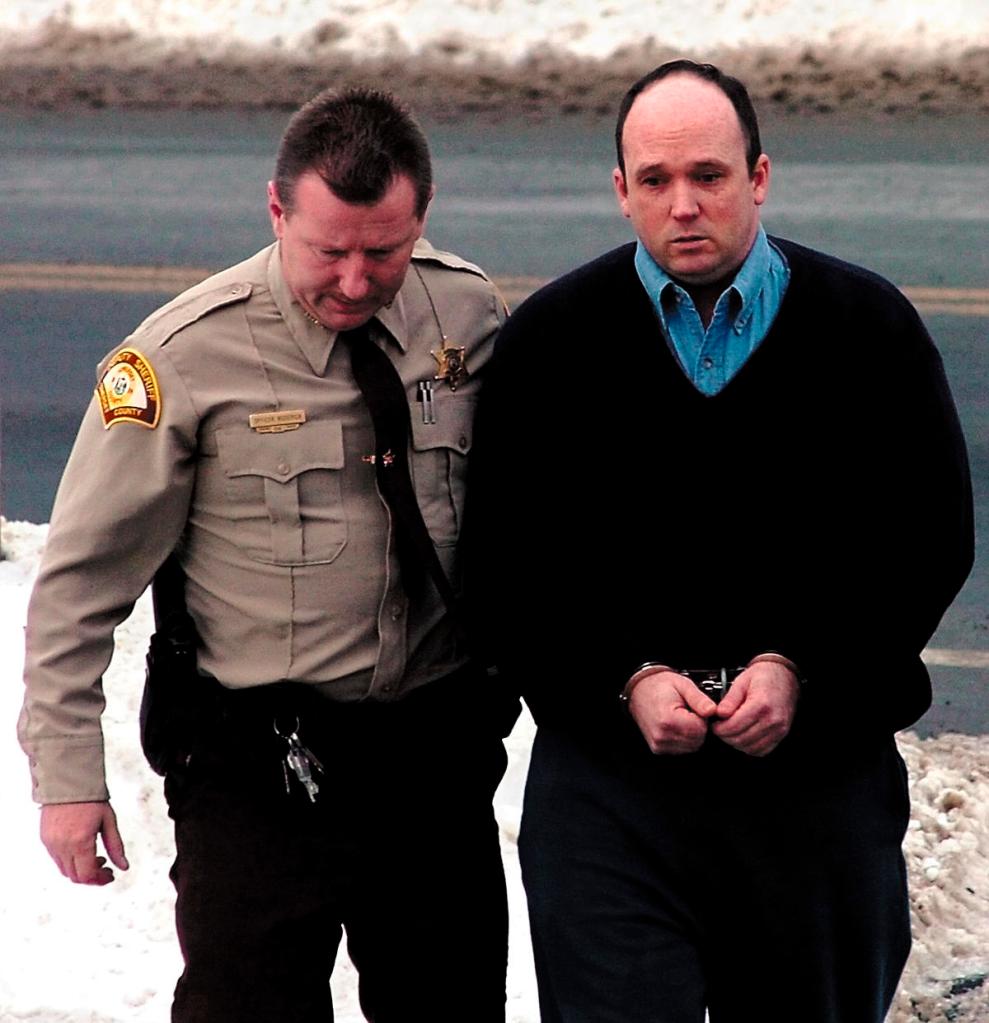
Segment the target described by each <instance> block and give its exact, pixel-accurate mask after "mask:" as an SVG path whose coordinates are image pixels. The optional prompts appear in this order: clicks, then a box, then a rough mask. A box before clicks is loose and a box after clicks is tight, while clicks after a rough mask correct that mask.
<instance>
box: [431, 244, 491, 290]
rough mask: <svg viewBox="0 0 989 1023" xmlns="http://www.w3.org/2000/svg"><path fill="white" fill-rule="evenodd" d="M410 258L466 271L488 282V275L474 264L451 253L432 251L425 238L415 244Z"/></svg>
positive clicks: (438, 250) (440, 250)
mask: <svg viewBox="0 0 989 1023" xmlns="http://www.w3.org/2000/svg"><path fill="white" fill-rule="evenodd" d="M412 258H413V259H416V260H419V261H420V262H425V263H438V264H439V265H440V266H445V267H447V269H449V270H466V271H467V272H468V273H472V274H476V275H477V276H478V277H483V278H484V280H489V278H488V275H487V274H486V273H485V272H484V271H483V270H482V269H481V268H480V267H479V266H478V265H477V264H476V263H471V262H468V261H467V260H466V259H461V258H460V256H457V255H454V253H452V252H444V251H443V250H442V249H434V248H433V246H432V245H431V244H430V243H429V242H428V241H426V239H425V238H420V239H419V240H418V241H417V242H416V244H415V248H414V249H413V250H412Z"/></svg>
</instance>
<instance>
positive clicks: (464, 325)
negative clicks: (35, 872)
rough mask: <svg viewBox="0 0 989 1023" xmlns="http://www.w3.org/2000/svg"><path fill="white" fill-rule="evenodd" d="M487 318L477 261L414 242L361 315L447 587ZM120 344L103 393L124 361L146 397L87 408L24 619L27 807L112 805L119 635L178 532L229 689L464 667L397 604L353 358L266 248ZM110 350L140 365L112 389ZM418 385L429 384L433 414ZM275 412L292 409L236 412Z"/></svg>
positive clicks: (213, 657)
mask: <svg viewBox="0 0 989 1023" xmlns="http://www.w3.org/2000/svg"><path fill="white" fill-rule="evenodd" d="M503 319H504V306H503V304H502V302H501V301H500V299H499V298H498V296H497V293H496V292H495V289H494V288H493V286H492V285H491V283H490V282H489V281H488V280H487V278H485V277H484V275H483V274H482V273H481V271H480V270H478V269H477V268H476V267H473V266H472V265H471V264H469V263H465V262H464V261H462V260H460V259H458V258H457V257H454V256H451V255H449V254H447V253H441V252H438V251H436V250H434V249H432V247H431V246H429V244H428V243H423V242H420V243H419V244H418V245H417V246H416V249H415V251H414V253H413V260H412V265H411V266H410V269H409V272H408V275H407V277H406V279H405V283H404V284H403V286H402V288H401V290H400V291H399V293H398V295H397V296H396V298H395V300H394V301H393V302H392V303H391V305H390V307H388V308H384V309H382V310H380V311H379V312H378V314H377V315H376V316H375V317H374V319H373V320H372V321H371V324H370V330H371V336H372V338H373V339H374V341H375V342H376V343H377V344H379V345H380V346H382V347H383V348H384V350H385V351H386V352H387V353H388V355H389V357H390V358H391V359H392V362H393V363H394V364H395V366H396V368H397V369H398V372H399V374H400V376H401V378H402V380H403V382H404V384H405V387H406V392H407V394H408V398H409V405H410V409H411V419H412V438H411V449H410V455H411V458H410V461H411V471H412V475H413V482H414V486H415V491H416V495H417V498H418V501H419V505H420V507H421V509H422V514H423V518H424V520H425V522H426V525H427V528H428V529H429V532H430V535H431V537H432V539H433V542H434V544H435V545H436V548H437V553H438V555H439V558H440V561H441V563H442V565H443V567H444V569H445V570H446V572H447V574H448V575H450V576H451V577H453V578H454V580H455V578H456V565H455V563H454V550H455V543H456V540H457V537H458V534H459V530H460V517H461V514H462V510H463V497H464V493H463V488H464V474H465V468H466V466H465V463H466V455H467V452H468V451H469V449H470V445H471V430H472V421H473V411H474V405H475V401H476V395H477V389H478V385H479V382H480V380H479V376H480V375H479V371H480V370H481V369H482V367H483V365H484V363H485V361H486V360H487V358H488V356H489V354H490V349H491V347H492V344H493V340H494V335H495V334H496V332H497V330H498V328H499V326H500V324H501V322H502V321H503ZM443 335H445V336H446V338H447V339H448V340H447V341H446V342H445V344H446V345H447V346H451V347H460V346H464V347H465V349H466V352H465V358H466V366H467V369H468V376H467V378H466V380H464V381H463V382H462V383H460V384H459V385H458V386H457V387H456V388H455V389H454V388H452V387H451V386H450V385H449V382H448V381H443V380H440V381H434V380H433V378H434V377H435V376H436V375H437V373H438V369H439V364H438V362H437V359H436V358H435V357H434V355H433V354H431V353H432V352H439V351H440V350H441V348H443V347H444V340H443ZM124 349H126V350H127V351H130V352H133V353H135V354H133V355H128V354H126V352H124V353H123V354H121V352H120V350H118V352H117V353H114V355H111V356H110V357H108V359H107V360H104V362H103V363H102V364H101V366H100V368H99V369H98V371H97V376H98V380H99V381H102V383H103V387H102V390H103V392H104V402H105V401H106V400H107V396H108V395H112V392H113V389H114V388H115V387H116V386H118V385H120V386H121V387H123V386H124V383H126V381H127V380H128V379H131V378H133V377H135V374H136V376H138V377H140V383H139V384H137V390H138V391H139V392H141V393H140V395H139V400H138V401H136V402H135V405H136V406H141V402H142V401H143V408H142V407H138V408H137V409H136V411H135V412H134V418H136V419H137V420H138V421H136V422H121V421H119V420H118V421H113V422H111V424H110V425H109V426H107V425H105V418H106V417H105V414H104V412H103V410H102V407H101V404H100V401H99V400H96V399H94V401H93V402H92V403H91V405H90V408H89V410H88V412H87V414H86V417H85V419H84V421H83V424H82V427H81V429H80V433H79V436H78V438H77V440H76V444H75V447H74V449H73V452H72V455H71V456H70V459H69V463H68V465H67V467H66V470H65V474H64V476H63V479H62V483H61V485H60V487H59V491H58V494H57V497H56V501H55V507H54V510H53V514H52V522H51V529H50V532H49V538H48V543H47V546H46V549H45V553H44V556H43V559H42V564H41V568H40V571H39V575H38V580H37V583H36V586H35V590H34V593H33V595H32V599H31V604H30V607H29V612H28V625H27V657H26V666H25V679H26V685H27V693H26V700H25V706H24V711H23V712H22V717H21V723H20V733H21V738H22V744H23V745H24V747H25V749H26V751H27V752H28V754H29V758H30V761H31V766H32V776H33V780H34V795H35V798H36V799H37V800H38V801H39V802H45V803H51V802H68V801H80V800H98V799H104V798H106V796H107V792H106V788H105V783H104V779H103V756H102V735H101V730H100V726H99V716H100V713H101V711H102V709H103V694H102V683H101V678H102V674H103V672H104V670H105V669H106V666H107V665H108V663H109V660H110V656H111V654H112V633H113V629H114V627H115V626H116V625H117V624H118V623H119V622H120V621H122V620H123V619H124V618H125V617H126V616H127V614H128V613H129V612H130V610H131V608H132V606H133V604H134V601H135V600H136V599H137V597H138V596H139V595H140V594H141V592H142V591H143V590H144V589H145V587H146V586H147V584H148V582H149V580H150V579H151V576H152V575H153V574H154V572H155V570H156V569H157V567H158V565H159V564H160V563H161V562H162V560H163V559H164V557H165V556H166V555H167V554H168V552H169V551H171V550H172V549H173V548H176V547H177V549H178V551H179V555H180V560H181V562H182V565H183V567H184V569H185V573H186V577H187V583H186V599H187V603H188V606H189V610H190V612H191V614H192V616H193V618H194V619H195V621H196V624H197V627H198V629H199V633H200V638H201V648H200V651H199V665H200V668H201V669H202V670H203V671H204V672H207V673H208V674H210V675H213V676H215V677H216V678H217V679H219V680H220V681H221V682H222V683H223V684H224V685H226V686H229V687H234V688H236V687H246V686H256V685H263V684H266V683H270V682H275V681H279V680H283V679H287V680H293V681H300V682H306V683H313V684H318V685H320V686H321V688H322V689H324V690H325V692H326V695H327V696H328V697H330V698H331V699H336V700H342V701H354V700H361V699H365V698H371V699H378V700H389V699H395V698H397V697H400V696H402V695H404V694H405V693H406V692H408V691H409V690H411V689H413V688H415V687H418V686H420V685H423V684H426V683H428V682H430V681H432V680H435V679H437V678H439V677H442V676H444V675H447V674H449V673H450V672H452V671H454V670H455V669H456V668H458V667H459V666H461V665H462V664H463V663H464V660H465V657H464V654H463V651H461V650H459V649H457V645H456V643H455V639H454V635H455V632H454V629H453V627H452V625H451V623H450V621H449V619H448V616H447V613H446V609H445V607H444V605H443V602H442V600H441V598H440V597H439V595H438V594H437V593H436V592H435V589H434V588H433V587H432V586H426V587H424V588H423V593H422V595H421V596H418V597H417V598H416V600H415V601H412V602H410V600H409V598H408V596H407V594H406V592H405V590H404V589H403V586H402V581H401V579H400V578H399V569H398V561H397V559H396V556H395V549H394V543H393V532H392V528H391V522H390V515H389V512H388V509H387V506H386V505H385V503H384V501H383V499H382V498H381V496H380V495H379V493H378V490H377V486H376V481H375V470H374V465H373V464H371V463H370V461H369V460H367V456H369V455H370V454H371V453H372V452H373V451H374V431H373V427H372V424H371V419H370V415H369V413H368V411H367V408H366V405H365V403H364V400H363V398H362V396H361V394H360V391H359V389H358V387H357V385H356V383H355V382H354V379H353V377H352V374H351V371H350V360H349V352H348V350H347V348H346V346H345V345H342V344H340V345H338V344H336V335H335V334H334V333H333V332H331V331H328V330H326V329H325V328H324V327H322V326H320V325H319V324H317V323H315V322H313V321H312V320H311V319H310V318H309V317H307V316H306V314H305V313H304V312H303V310H302V309H301V307H300V306H299V305H298V304H297V303H296V302H295V300H294V299H293V296H292V294H291V292H290V290H289V288H288V286H287V284H286V282H285V279H284V277H283V276H282V272H281V264H280V259H279V248H278V246H277V244H276V245H273V246H271V247H269V248H267V249H265V250H263V251H261V252H260V253H258V254H256V255H255V256H254V257H252V258H251V259H248V260H247V261H245V262H244V263H241V264H239V265H238V266H235V267H233V268H231V269H228V270H225V271H223V272H221V273H220V274H218V275H216V276H215V277H212V278H210V279H209V280H207V281H205V282H203V283H202V284H200V285H198V286H196V287H195V288H193V289H191V290H190V291H188V292H186V293H185V294H183V295H181V296H179V297H178V298H177V299H175V300H174V301H173V302H170V303H169V304H168V305H166V306H164V307H163V308H162V309H160V310H159V311H158V312H156V313H154V314H152V316H151V317H149V319H148V320H146V321H145V322H144V323H143V324H142V325H141V326H140V327H139V328H138V329H137V331H136V332H135V333H134V334H133V335H132V336H131V337H130V338H128V339H127V341H126V342H125V344H124ZM122 360H123V361H125V362H129V363H130V365H131V366H132V367H136V370H135V371H133V372H132V371H126V372H125V373H124V374H123V375H124V377H125V379H124V382H123V383H121V379H120V377H121V370H120V366H121V361H122ZM125 369H126V367H125ZM127 373H130V376H129V377H128V376H127ZM421 381H428V382H431V383H432V384H433V395H434V396H433V403H432V412H433V415H432V416H430V415H429V414H428V410H425V409H424V406H423V404H422V402H421V401H417V400H416V399H417V397H419V391H420V387H419V383H420V382H421ZM109 400H110V401H111V402H112V401H113V400H114V399H113V398H112V396H111V397H110V398H109ZM128 400H130V401H133V399H128ZM271 412H281V413H288V414H289V415H288V418H289V419H294V420H297V419H299V418H300V414H304V417H305V421H304V422H302V423H301V424H298V425H296V427H295V428H293V429H289V430H286V431H284V432H260V431H259V430H258V429H257V428H254V427H252V426H251V423H250V420H249V417H250V416H252V415H254V414H257V413H271ZM155 418H156V419H157V421H156V422H155V423H154V425H153V426H152V420H154V419H155ZM141 420H143V422H142V421H141ZM428 420H434V421H428Z"/></svg>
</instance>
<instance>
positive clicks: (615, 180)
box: [611, 167, 631, 217]
mask: <svg viewBox="0 0 989 1023" xmlns="http://www.w3.org/2000/svg"><path fill="white" fill-rule="evenodd" d="M611 181H612V184H613V185H614V186H615V195H616V196H618V205H619V206H620V207H621V210H622V216H623V217H630V216H631V213H629V209H628V185H627V183H626V181H625V175H624V174H623V173H622V169H621V167H616V168H615V169H614V170H613V171H612V172H611Z"/></svg>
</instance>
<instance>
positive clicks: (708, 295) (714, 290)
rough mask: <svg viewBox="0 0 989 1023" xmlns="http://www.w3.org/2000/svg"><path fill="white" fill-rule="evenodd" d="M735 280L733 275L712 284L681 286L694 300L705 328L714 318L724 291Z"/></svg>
mask: <svg viewBox="0 0 989 1023" xmlns="http://www.w3.org/2000/svg"><path fill="white" fill-rule="evenodd" d="M734 279H735V275H734V274H731V275H729V276H728V277H722V278H721V279H720V280H718V281H715V282H713V283H712V284H681V287H682V288H683V290H684V291H686V292H687V294H688V295H689V296H690V297H691V299H693V302H694V306H695V307H696V309H697V312H698V315H699V316H700V318H701V323H703V324H704V326H705V327H707V326H708V325H709V324H710V322H711V319H712V317H713V316H714V307H715V306H716V305H717V304H718V299H719V298H721V295H722V294H723V293H724V290H725V289H726V288H728V287H730V285H731V282H732V281H733V280H734Z"/></svg>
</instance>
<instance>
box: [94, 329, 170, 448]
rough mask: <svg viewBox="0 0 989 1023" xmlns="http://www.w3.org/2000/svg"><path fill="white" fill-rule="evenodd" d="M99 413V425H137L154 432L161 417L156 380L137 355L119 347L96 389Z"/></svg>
mask: <svg viewBox="0 0 989 1023" xmlns="http://www.w3.org/2000/svg"><path fill="white" fill-rule="evenodd" d="M96 396H97V397H98V398H99V399H100V408H101V409H102V411H103V426H104V427H105V428H106V429H109V428H110V427H111V426H113V424H114V423H125V422H130V423H140V424H141V425H142V426H147V427H149V428H150V429H152V430H153V429H154V428H155V427H156V426H157V425H158V417H159V416H160V415H161V392H160V391H159V390H158V378H157V377H156V376H155V371H154V370H153V369H152V368H151V366H150V364H149V363H148V362H147V361H146V360H145V358H144V356H143V355H141V353H140V352H138V351H136V350H135V349H133V348H121V349H120V351H119V352H117V354H116V355H115V356H114V357H113V358H112V359H111V360H110V363H109V365H108V366H107V368H106V371H105V372H104V374H103V377H102V379H101V380H100V382H99V384H98V385H97V387H96Z"/></svg>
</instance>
